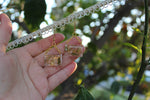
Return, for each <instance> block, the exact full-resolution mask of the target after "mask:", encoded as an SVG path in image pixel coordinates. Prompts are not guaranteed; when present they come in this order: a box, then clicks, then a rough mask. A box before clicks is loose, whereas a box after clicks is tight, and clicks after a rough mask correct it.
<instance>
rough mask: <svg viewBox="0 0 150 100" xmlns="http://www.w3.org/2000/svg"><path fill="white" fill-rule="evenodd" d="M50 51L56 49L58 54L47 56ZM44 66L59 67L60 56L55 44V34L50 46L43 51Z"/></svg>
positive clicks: (60, 62)
mask: <svg viewBox="0 0 150 100" xmlns="http://www.w3.org/2000/svg"><path fill="white" fill-rule="evenodd" d="M51 49H56V51H57V52H58V54H49V52H50V51H51ZM44 59H45V66H59V65H61V64H62V54H61V51H60V50H59V48H58V47H57V45H56V42H55V33H54V35H53V42H52V46H51V47H50V48H49V49H47V50H46V51H45V58H44Z"/></svg>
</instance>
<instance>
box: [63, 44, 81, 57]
mask: <svg viewBox="0 0 150 100" xmlns="http://www.w3.org/2000/svg"><path fill="white" fill-rule="evenodd" d="M82 49H83V47H82V46H67V45H65V51H66V52H68V53H69V54H71V55H72V56H78V57H81V56H82Z"/></svg>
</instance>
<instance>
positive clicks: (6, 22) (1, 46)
mask: <svg viewBox="0 0 150 100" xmlns="http://www.w3.org/2000/svg"><path fill="white" fill-rule="evenodd" d="M11 33H12V23H11V21H10V19H9V17H8V16H7V15H6V14H0V53H5V51H6V46H7V44H8V42H9V40H10V37H11Z"/></svg>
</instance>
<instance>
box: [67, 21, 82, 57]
mask: <svg viewBox="0 0 150 100" xmlns="http://www.w3.org/2000/svg"><path fill="white" fill-rule="evenodd" d="M75 31H76V23H75V21H74V32H73V33H72V37H71V39H72V38H75V39H76V40H77V41H78V42H79V45H69V42H70V40H71V39H69V40H68V41H67V42H66V45H65V51H66V52H68V53H69V54H70V55H72V56H82V49H83V47H82V42H81V40H80V39H79V38H78V36H77V34H76V32H75Z"/></svg>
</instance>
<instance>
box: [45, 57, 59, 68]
mask: <svg viewBox="0 0 150 100" xmlns="http://www.w3.org/2000/svg"><path fill="white" fill-rule="evenodd" d="M61 64H62V54H58V55H46V56H45V66H59V65H61Z"/></svg>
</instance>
